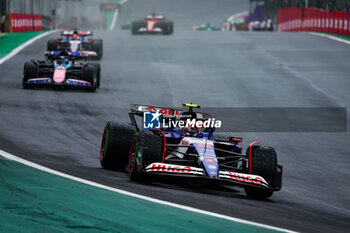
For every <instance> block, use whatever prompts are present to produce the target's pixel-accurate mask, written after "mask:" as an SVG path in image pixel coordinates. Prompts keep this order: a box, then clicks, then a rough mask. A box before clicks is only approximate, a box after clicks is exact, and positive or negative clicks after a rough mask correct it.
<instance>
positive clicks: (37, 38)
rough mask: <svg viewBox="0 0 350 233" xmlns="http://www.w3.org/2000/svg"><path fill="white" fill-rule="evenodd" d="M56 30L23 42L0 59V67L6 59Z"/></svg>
mask: <svg viewBox="0 0 350 233" xmlns="http://www.w3.org/2000/svg"><path fill="white" fill-rule="evenodd" d="M56 31H57V30H53V31H49V32H45V33H43V34H40V35H38V36H36V37H34V38H32V39H30V40H28V41H27V42H25V43H24V44H21V45H20V46H18V47H17V48H15V49H14V50H12V51H11V52H10V53H9V54H7V55H6V56H5V57H3V58H1V59H0V65H1V64H2V63H4V62H5V61H7V60H8V59H10V58H11V57H13V56H15V55H16V54H17V53H19V52H20V51H21V50H22V49H24V48H25V47H27V46H28V45H30V44H32V43H33V42H34V41H36V40H39V39H40V38H43V37H44V36H47V35H49V34H51V33H53V32H56Z"/></svg>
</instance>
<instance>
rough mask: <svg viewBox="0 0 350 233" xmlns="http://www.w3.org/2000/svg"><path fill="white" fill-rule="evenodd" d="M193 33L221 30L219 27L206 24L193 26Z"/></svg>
mask: <svg viewBox="0 0 350 233" xmlns="http://www.w3.org/2000/svg"><path fill="white" fill-rule="evenodd" d="M192 29H193V30H194V31H220V30H221V28H219V27H214V26H213V25H211V24H210V23H207V24H201V25H199V26H198V25H195V26H193V27H192Z"/></svg>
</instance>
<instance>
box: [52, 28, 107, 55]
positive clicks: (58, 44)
mask: <svg viewBox="0 0 350 233" xmlns="http://www.w3.org/2000/svg"><path fill="white" fill-rule="evenodd" d="M61 36H62V37H63V38H57V39H51V40H49V41H48V42H47V50H48V51H58V50H66V51H70V52H74V53H76V52H91V51H93V52H95V53H96V56H93V57H92V59H101V58H102V55H103V41H102V39H94V38H92V32H91V31H80V30H76V29H75V30H67V31H62V32H61ZM87 37H90V38H87Z"/></svg>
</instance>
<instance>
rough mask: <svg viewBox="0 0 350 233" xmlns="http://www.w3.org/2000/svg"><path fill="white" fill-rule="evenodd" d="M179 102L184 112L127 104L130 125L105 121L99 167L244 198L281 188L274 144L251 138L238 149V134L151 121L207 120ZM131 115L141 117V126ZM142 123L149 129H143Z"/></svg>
mask: <svg viewBox="0 0 350 233" xmlns="http://www.w3.org/2000/svg"><path fill="white" fill-rule="evenodd" d="M184 106H187V107H189V110H184V109H179V108H161V107H153V106H145V105H132V107H131V112H130V113H129V116H130V119H131V123H124V122H119V121H111V122H107V124H106V127H105V129H104V133H103V136H102V143H101V150H100V163H101V165H102V167H103V168H106V169H115V170H120V171H127V173H128V175H129V177H130V178H131V179H132V180H135V181H144V180H147V181H159V180H161V181H164V180H165V181H169V180H172V179H177V180H178V179H182V181H186V180H187V181H191V182H196V181H198V182H200V183H214V184H229V185H236V186H241V187H244V190H245V192H246V194H247V195H248V196H251V197H254V198H261V199H264V198H268V197H270V196H271V195H272V194H273V192H275V191H278V190H280V189H281V187H282V166H281V165H279V164H278V163H277V155H276V151H275V149H274V148H272V147H268V146H263V145H260V144H259V143H258V142H255V143H251V144H250V145H249V146H248V148H247V150H246V153H242V147H241V145H240V143H241V142H242V138H239V137H235V136H231V135H222V134H214V130H215V128H211V127H209V128H202V129H199V128H198V127H191V129H189V128H188V127H187V128H181V127H176V126H175V125H173V126H170V127H169V126H167V127H165V125H164V123H163V124H162V125H160V124H158V123H159V121H157V122H153V121H154V119H157V117H160V115H162V116H163V117H165V115H163V114H167V115H169V114H170V115H172V116H179V115H181V116H184V117H182V118H181V120H183V121H186V122H187V121H189V122H190V123H191V122H192V123H193V122H198V124H200V121H202V122H203V121H204V122H205V121H206V119H207V120H208V121H210V119H209V118H207V117H206V116H207V114H206V113H199V112H194V111H193V108H195V107H198V106H197V105H193V104H184ZM135 116H139V117H141V118H142V119H143V124H144V129H142V128H139V126H138V124H137V123H136V122H137V121H136V119H135ZM172 116H171V117H170V118H169V119H170V120H172ZM174 119H175V118H174ZM148 120H151V121H152V122H151V121H148ZM147 121H148V123H145V122H147ZM163 122H164V121H163ZM145 124H146V125H147V124H148V125H149V124H151V125H152V127H153V128H149V129H145Z"/></svg>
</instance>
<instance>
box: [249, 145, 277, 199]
mask: <svg viewBox="0 0 350 233" xmlns="http://www.w3.org/2000/svg"><path fill="white" fill-rule="evenodd" d="M249 150H250V147H249V148H248V149H247V155H249ZM251 174H254V175H259V176H262V177H263V178H264V179H265V180H266V181H267V182H268V184H269V186H272V187H274V186H276V183H277V177H278V175H277V155H276V151H275V149H274V148H272V147H268V146H259V145H254V146H253V148H252V154H251ZM244 190H245V192H246V194H247V195H248V196H250V197H253V198H257V199H265V198H269V197H271V196H272V194H273V192H274V191H273V190H269V189H265V188H259V187H250V186H247V187H245V188H244Z"/></svg>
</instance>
